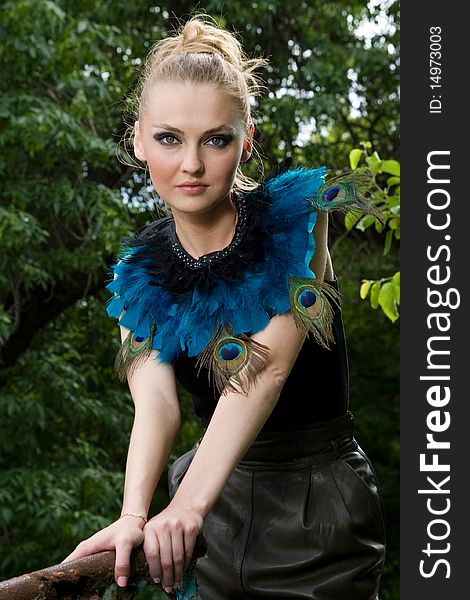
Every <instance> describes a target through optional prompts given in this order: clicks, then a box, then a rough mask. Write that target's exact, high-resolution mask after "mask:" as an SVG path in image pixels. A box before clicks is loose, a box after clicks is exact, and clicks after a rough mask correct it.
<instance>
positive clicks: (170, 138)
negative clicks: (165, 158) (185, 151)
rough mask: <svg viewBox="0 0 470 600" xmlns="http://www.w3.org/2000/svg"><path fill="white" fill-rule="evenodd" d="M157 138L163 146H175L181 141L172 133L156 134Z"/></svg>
mask: <svg viewBox="0 0 470 600" xmlns="http://www.w3.org/2000/svg"><path fill="white" fill-rule="evenodd" d="M155 139H156V140H157V142H159V143H160V144H162V146H173V145H174V144H177V143H178V142H179V140H178V138H177V137H176V136H174V135H172V134H171V133H160V134H158V135H156V136H155Z"/></svg>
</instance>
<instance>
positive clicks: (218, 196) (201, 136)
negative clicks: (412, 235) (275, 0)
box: [66, 18, 384, 600]
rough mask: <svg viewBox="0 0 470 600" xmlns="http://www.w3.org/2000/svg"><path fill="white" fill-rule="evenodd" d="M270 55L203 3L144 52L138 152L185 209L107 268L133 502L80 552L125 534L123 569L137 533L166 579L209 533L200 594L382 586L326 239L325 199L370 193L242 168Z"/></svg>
mask: <svg viewBox="0 0 470 600" xmlns="http://www.w3.org/2000/svg"><path fill="white" fill-rule="evenodd" d="M263 63H264V61H261V60H248V59H247V58H246V57H245V56H244V54H243V52H242V50H241V47H240V45H239V43H238V41H237V40H236V39H235V38H234V36H232V35H231V34H229V33H228V32H226V31H224V30H222V29H220V28H217V27H214V26H213V25H211V24H210V23H207V22H204V20H201V19H198V18H194V19H191V20H190V21H188V22H187V23H186V24H185V25H184V27H183V28H182V29H181V31H180V32H179V33H178V34H176V35H174V36H172V37H168V38H166V39H165V40H163V41H161V42H159V43H158V44H156V46H155V48H154V50H153V51H152V53H151V54H150V56H149V59H148V61H147V64H146V68H145V72H144V77H143V80H142V87H141V94H140V101H139V107H138V119H137V121H136V123H135V134H134V151H135V156H136V157H137V158H138V159H139V160H141V161H143V162H144V163H146V165H147V167H148V169H149V172H150V176H151V178H152V182H153V184H154V187H155V189H156V191H157V192H158V194H159V196H160V197H161V198H162V199H163V200H164V201H165V203H166V205H167V206H168V207H169V209H170V210H171V217H169V218H166V219H162V220H160V221H158V222H156V223H154V224H152V225H150V226H149V227H147V228H146V229H144V230H143V231H142V232H140V233H139V234H137V235H136V237H135V238H134V239H133V240H132V241H130V242H129V243H128V244H127V245H126V248H125V250H124V251H123V253H122V255H121V257H120V259H121V260H120V261H119V262H118V264H117V265H116V267H115V269H114V279H113V281H112V282H111V283H110V284H109V286H108V288H109V289H110V291H111V292H113V298H112V299H111V302H110V304H109V307H108V312H109V314H110V315H111V316H113V317H116V318H119V325H120V327H121V338H122V348H121V351H120V353H119V356H118V359H117V367H118V371H119V372H120V373H121V375H122V376H123V377H124V378H125V377H127V379H128V382H129V387H130V391H131V394H132V398H133V401H134V404H135V421H134V426H133V429H132V434H131V439H130V445H129V452H128V460H127V468H126V480H125V489H124V500H123V507H122V515H121V518H120V519H118V520H117V521H116V522H114V523H112V524H111V525H110V526H109V527H107V528H105V529H104V530H102V531H99V532H98V533H96V534H95V535H93V536H92V537H91V538H89V539H88V540H85V541H84V542H82V543H81V544H79V545H78V546H77V548H76V550H75V551H74V552H73V553H72V554H71V555H70V556H69V557H67V559H66V560H73V559H76V558H79V557H82V556H86V555H88V554H92V553H95V552H99V551H102V550H106V549H115V550H116V565H115V577H116V581H117V583H118V585H120V586H125V585H126V583H127V577H128V574H129V556H130V552H131V549H132V548H133V547H135V546H137V545H140V544H141V543H142V542H143V547H144V551H145V554H146V557H147V560H148V564H149V572H150V575H151V577H152V578H154V580H155V582H156V583H161V585H162V586H163V588H164V589H165V590H166V591H167V592H171V591H172V589H174V588H176V589H178V587H179V586H180V584H181V582H182V578H183V573H184V571H185V569H186V568H187V566H188V564H189V562H190V559H191V556H192V552H193V548H194V544H195V541H196V537H197V536H198V534H199V533H200V532H203V533H204V536H205V538H206V540H207V545H208V551H207V556H206V557H204V558H202V559H200V560H198V562H197V579H198V584H199V592H200V595H201V597H202V598H203V600H212V599H216V598H240V599H241V598H258V597H259V598H261V597H269V598H282V599H283V600H286V599H287V598H315V599H317V600H323V599H324V600H326V599H328V600H331V599H333V598H338V599H341V600H345V599H346V598H347V599H348V600H356V599H357V600H368V599H374V598H376V597H377V592H378V584H379V579H380V573H381V568H382V564H383V558H384V526H383V519H382V510H381V504H380V497H379V493H378V490H377V487H376V483H375V478H374V474H373V471H372V468H371V466H370V463H369V461H368V459H367V458H366V456H365V455H364V454H363V453H362V451H361V450H360V449H359V447H358V446H357V443H356V442H355V440H354V438H353V434H352V418H351V415H350V413H349V412H348V397H347V394H348V378H347V377H348V376H347V357H346V347H345V341H344V334H343V328H342V322H341V312H340V309H339V294H338V291H337V282H336V280H335V276H334V272H333V266H332V262H331V258H330V256H329V253H328V249H327V213H328V211H329V210H332V209H335V208H337V209H342V208H345V207H355V208H359V209H362V210H369V211H370V212H374V207H373V206H372V205H369V204H368V203H367V201H366V200H365V198H364V197H363V195H362V192H363V191H364V187H365V185H366V184H367V182H364V180H363V179H362V178H361V176H360V175H354V176H349V177H343V178H336V179H334V180H330V181H329V182H327V183H325V181H324V179H325V169H324V168H319V169H314V170H301V169H296V170H292V171H287V170H284V171H282V172H280V173H279V174H278V175H277V176H275V177H271V178H269V179H267V180H266V181H265V182H264V183H263V184H262V185H260V186H257V185H256V184H254V182H251V181H249V180H248V179H247V178H246V177H243V175H242V174H241V172H240V164H241V163H243V162H245V161H247V160H248V159H249V158H250V156H251V154H252V148H253V134H254V128H253V125H252V120H251V114H250V96H251V95H253V94H255V93H256V92H257V91H258V90H259V87H258V85H257V79H256V76H255V75H254V71H255V69H256V68H257V67H259V66H261V65H263ZM177 380H179V381H180V382H181V383H182V384H183V385H184V386H185V387H186V388H187V389H188V390H189V391H190V392H191V393H192V395H193V401H194V407H195V411H196V414H197V415H198V416H199V417H200V418H201V421H202V423H203V425H204V427H205V428H206V431H205V434H204V436H203V438H202V439H201V441H200V442H199V443H198V444H197V445H196V447H195V448H193V449H192V450H191V451H190V452H188V453H187V454H185V455H184V456H183V457H181V458H180V459H178V460H177V461H176V462H175V463H174V464H173V465H172V468H171V472H170V491H171V496H172V497H171V501H170V503H169V505H168V506H167V507H166V508H165V510H163V511H162V512H161V513H160V514H158V515H155V516H154V517H152V518H151V519H148V520H147V512H148V509H149V506H150V502H151V498H152V494H153V492H154V490H155V487H156V485H157V482H158V480H159V478H160V476H161V474H162V472H163V470H164V467H165V464H166V462H167V460H168V457H169V454H170V451H171V448H172V444H173V442H174V440H175V436H176V434H177V431H178V428H179V425H180V411H179V405H178V397H177V391H176V381H177Z"/></svg>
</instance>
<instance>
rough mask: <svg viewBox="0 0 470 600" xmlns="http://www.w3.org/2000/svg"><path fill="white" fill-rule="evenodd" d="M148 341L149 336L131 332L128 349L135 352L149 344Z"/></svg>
mask: <svg viewBox="0 0 470 600" xmlns="http://www.w3.org/2000/svg"><path fill="white" fill-rule="evenodd" d="M149 342H150V336H147V337H143V336H140V335H134V334H133V333H131V338H130V340H129V350H130V351H131V352H135V353H138V352H141V351H142V350H143V349H145V348H147V347H148V346H149Z"/></svg>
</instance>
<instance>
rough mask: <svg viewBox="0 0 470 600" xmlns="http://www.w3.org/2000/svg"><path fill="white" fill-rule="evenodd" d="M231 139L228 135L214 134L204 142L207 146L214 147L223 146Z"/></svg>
mask: <svg viewBox="0 0 470 600" xmlns="http://www.w3.org/2000/svg"><path fill="white" fill-rule="evenodd" d="M231 139H232V138H231V136H228V135H214V136H212V137H211V138H209V139H208V140H207V142H205V143H206V144H208V145H209V146H215V147H216V148H225V146H226V145H227V144H228V143H229V142H230V140H231Z"/></svg>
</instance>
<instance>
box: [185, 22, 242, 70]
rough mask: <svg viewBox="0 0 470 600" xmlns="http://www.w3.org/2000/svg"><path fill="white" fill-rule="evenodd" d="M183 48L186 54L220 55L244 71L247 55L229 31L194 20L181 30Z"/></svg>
mask: <svg viewBox="0 0 470 600" xmlns="http://www.w3.org/2000/svg"><path fill="white" fill-rule="evenodd" d="M180 36H181V37H180V39H181V48H182V50H183V51H184V52H185V53H188V54H189V53H191V54H199V53H207V54H219V55H220V56H221V57H222V58H223V59H224V60H226V61H227V62H228V63H230V64H231V65H233V66H234V67H237V68H239V69H241V70H242V66H243V62H244V60H245V55H244V52H243V50H242V47H241V44H240V43H239V42H238V40H237V39H236V38H235V37H234V36H233V35H232V34H231V33H229V32H228V31H225V30H223V29H219V28H217V27H214V26H213V25H211V24H209V23H205V22H204V21H201V20H200V18H194V19H191V20H190V21H188V22H187V23H186V24H185V25H184V26H183V28H182V29H181V30H180Z"/></svg>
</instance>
